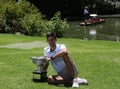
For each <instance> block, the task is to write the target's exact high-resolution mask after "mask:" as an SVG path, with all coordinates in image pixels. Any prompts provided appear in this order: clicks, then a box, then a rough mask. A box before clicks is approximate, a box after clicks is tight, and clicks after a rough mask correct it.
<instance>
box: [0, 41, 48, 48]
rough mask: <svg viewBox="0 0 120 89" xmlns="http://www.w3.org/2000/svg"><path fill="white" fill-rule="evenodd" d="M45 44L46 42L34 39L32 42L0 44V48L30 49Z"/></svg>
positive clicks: (44, 45)
mask: <svg viewBox="0 0 120 89" xmlns="http://www.w3.org/2000/svg"><path fill="white" fill-rule="evenodd" d="M46 46H48V45H47V43H44V42H40V41H35V42H32V43H16V44H10V45H5V46H0V48H17V49H32V48H40V47H46Z"/></svg>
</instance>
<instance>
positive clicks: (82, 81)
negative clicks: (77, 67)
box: [77, 78, 88, 85]
mask: <svg viewBox="0 0 120 89" xmlns="http://www.w3.org/2000/svg"><path fill="white" fill-rule="evenodd" d="M77 82H78V83H79V84H84V85H88V81H87V80H86V79H82V78H77Z"/></svg>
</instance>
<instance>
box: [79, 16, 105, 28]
mask: <svg viewBox="0 0 120 89" xmlns="http://www.w3.org/2000/svg"><path fill="white" fill-rule="evenodd" d="M92 16H94V17H93V18H91V19H89V20H87V21H85V22H81V23H80V25H81V26H89V25H94V24H99V23H103V22H105V19H103V18H96V16H97V15H96V14H94V15H91V17H92Z"/></svg>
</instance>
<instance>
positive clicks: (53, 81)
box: [48, 75, 65, 84]
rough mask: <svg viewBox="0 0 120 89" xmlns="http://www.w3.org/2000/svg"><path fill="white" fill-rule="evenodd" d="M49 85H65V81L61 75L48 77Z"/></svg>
mask: <svg viewBox="0 0 120 89" xmlns="http://www.w3.org/2000/svg"><path fill="white" fill-rule="evenodd" d="M48 83H49V84H62V83H65V81H64V79H63V78H62V77H61V76H59V75H52V76H49V77H48Z"/></svg>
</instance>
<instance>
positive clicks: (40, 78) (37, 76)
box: [32, 71, 48, 82]
mask: <svg viewBox="0 0 120 89" xmlns="http://www.w3.org/2000/svg"><path fill="white" fill-rule="evenodd" d="M47 79H48V78H47V72H41V73H40V72H36V71H34V72H33V79H32V80H33V81H34V82H47Z"/></svg>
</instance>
